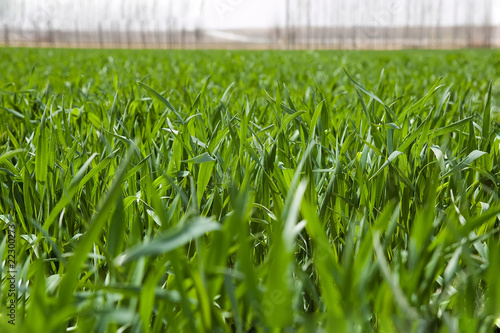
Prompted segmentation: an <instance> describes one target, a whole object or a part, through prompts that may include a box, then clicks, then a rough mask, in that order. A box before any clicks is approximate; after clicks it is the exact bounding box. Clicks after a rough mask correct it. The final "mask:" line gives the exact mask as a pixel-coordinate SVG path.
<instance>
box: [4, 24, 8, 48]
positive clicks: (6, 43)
mask: <svg viewBox="0 0 500 333" xmlns="http://www.w3.org/2000/svg"><path fill="white" fill-rule="evenodd" d="M3 35H4V38H3V39H4V43H5V45H6V46H9V25H8V24H7V23H5V24H4V25H3Z"/></svg>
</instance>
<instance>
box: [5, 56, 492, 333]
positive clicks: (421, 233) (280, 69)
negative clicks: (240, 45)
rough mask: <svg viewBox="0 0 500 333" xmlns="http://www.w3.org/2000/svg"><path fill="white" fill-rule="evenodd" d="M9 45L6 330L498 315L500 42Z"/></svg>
mask: <svg viewBox="0 0 500 333" xmlns="http://www.w3.org/2000/svg"><path fill="white" fill-rule="evenodd" d="M0 59H1V61H0V117H1V123H0V220H1V222H0V223H1V224H0V225H1V228H2V230H3V231H2V236H1V238H0V239H1V240H2V241H1V244H0V257H1V258H2V270H1V278H2V292H1V297H0V300H1V304H2V305H1V309H0V331H2V332H42V331H43V332H62V331H66V330H68V331H70V330H71V331H77V332H93V331H95V332H105V331H109V332H115V331H120V332H165V331H169V332H181V331H186V332H203V331H207V332H212V331H214V332H231V331H237V332H247V331H279V329H280V328H281V329H284V331H287V332H293V331H299V332H312V331H316V330H318V331H325V332H341V331H349V332H367V331H379V332H391V331H405V332H408V331H416V332H432V331H443V332H448V331H450V332H455V331H468V332H478V331H481V332H491V331H492V330H494V328H495V327H496V326H497V325H500V283H499V282H498V278H499V276H500V266H499V263H500V244H499V235H498V231H499V214H500V205H499V204H498V202H499V198H498V196H499V186H500V127H499V120H500V116H499V109H498V106H499V105H500V93H499V92H500V53H499V52H498V51H485V50H479V51H453V52H443V51H439V52H438V51H425V52H424V51H411V52H409V51H405V52H309V51H304V52H281V51H277V52H271V51H270V52H223V51H210V52H209V51H95V50H88V51H82V50H33V49H8V48H7V49H0ZM11 224H15V225H16V230H17V234H16V271H17V275H16V288H17V300H16V302H17V309H16V311H17V312H16V314H17V317H16V318H17V319H16V325H15V326H12V325H10V324H8V320H9V318H8V317H7V316H6V313H7V308H6V304H7V302H8V296H7V295H8V288H9V282H8V280H7V278H8V276H9V273H8V269H7V267H6V263H7V238H8V237H6V236H7V231H8V225H11Z"/></svg>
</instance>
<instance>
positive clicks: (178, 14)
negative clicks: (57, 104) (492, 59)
mask: <svg viewBox="0 0 500 333" xmlns="http://www.w3.org/2000/svg"><path fill="white" fill-rule="evenodd" d="M0 44H2V45H9V46H55V47H92V48H94V47H96V48H108V47H115V48H252V49H268V48H276V49H304V48H314V49H400V48H466V47H486V48H491V47H499V46H500V1H499V0H420V1H415V0H350V1H345V0H344V1H332V0H177V1H174V0H107V1H103V0H80V1H75V0H42V1H40V0H0Z"/></svg>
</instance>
